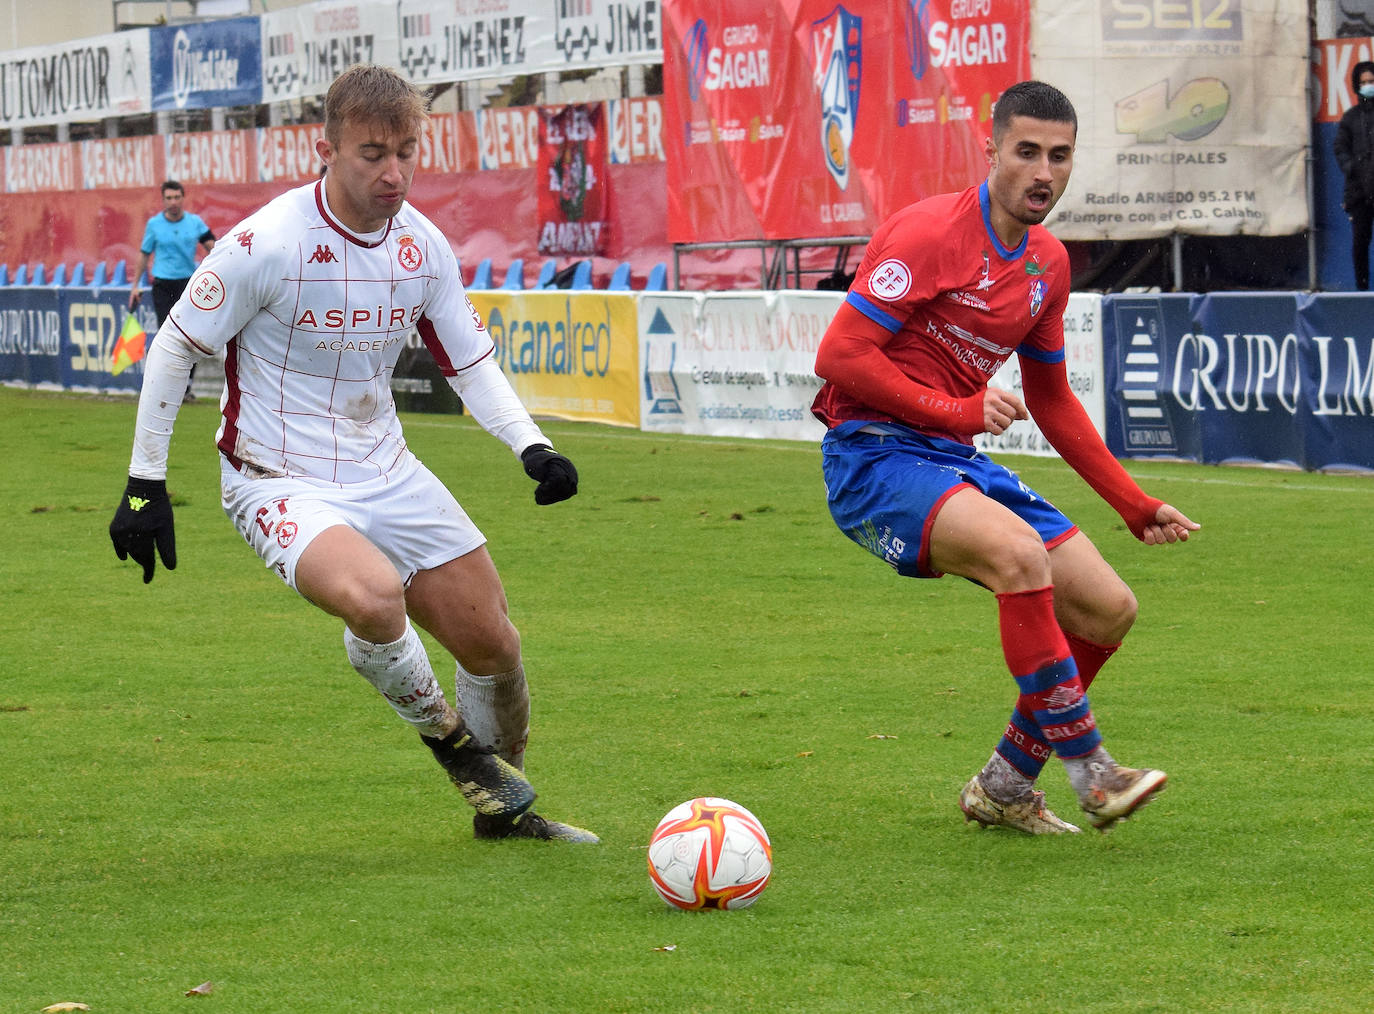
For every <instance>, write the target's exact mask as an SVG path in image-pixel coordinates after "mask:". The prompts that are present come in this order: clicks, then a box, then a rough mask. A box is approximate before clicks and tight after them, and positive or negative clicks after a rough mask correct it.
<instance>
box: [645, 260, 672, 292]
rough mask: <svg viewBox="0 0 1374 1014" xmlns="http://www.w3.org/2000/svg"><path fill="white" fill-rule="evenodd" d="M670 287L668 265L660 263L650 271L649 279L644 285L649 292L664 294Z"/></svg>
mask: <svg viewBox="0 0 1374 1014" xmlns="http://www.w3.org/2000/svg"><path fill="white" fill-rule="evenodd" d="M667 287H668V265H666V264H664V263H663V262H662V261H659V262H658V263H657V264H655V265H654V266H653V267H652V268H650V269H649V278H648V280H647V281H646V282H645V283H644V289H645V291H647V292H662V291H663V290H664V289H666V288H667Z"/></svg>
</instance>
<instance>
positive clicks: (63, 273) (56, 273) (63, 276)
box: [48, 264, 67, 285]
mask: <svg viewBox="0 0 1374 1014" xmlns="http://www.w3.org/2000/svg"><path fill="white" fill-rule="evenodd" d="M48 284H49V285H66V284H67V265H65V264H59V265H57V267H55V268H53V269H52V278H50V279H48Z"/></svg>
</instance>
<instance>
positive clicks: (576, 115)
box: [536, 102, 611, 257]
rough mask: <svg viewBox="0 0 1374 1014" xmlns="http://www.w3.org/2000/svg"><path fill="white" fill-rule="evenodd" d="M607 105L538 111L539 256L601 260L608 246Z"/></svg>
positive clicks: (551, 108)
mask: <svg viewBox="0 0 1374 1014" xmlns="http://www.w3.org/2000/svg"><path fill="white" fill-rule="evenodd" d="M608 148H609V146H608V144H607V139H606V107H605V105H604V104H602V103H600V102H598V103H596V104H594V105H571V106H561V107H559V106H546V107H541V108H540V110H539V166H538V174H537V177H536V178H537V179H538V180H539V252H540V253H541V254H544V255H546V256H549V257H559V256H565V257H600V256H604V255H605V253H606V249H607V247H608V246H609V244H610V238H611V236H610V234H611V223H610V203H611V202H610V188H609V181H610V171H609V169H608V165H609V156H608Z"/></svg>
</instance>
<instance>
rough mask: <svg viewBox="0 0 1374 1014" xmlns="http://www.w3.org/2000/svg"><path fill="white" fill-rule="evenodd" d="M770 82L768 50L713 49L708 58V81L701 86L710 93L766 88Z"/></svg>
mask: <svg viewBox="0 0 1374 1014" xmlns="http://www.w3.org/2000/svg"><path fill="white" fill-rule="evenodd" d="M769 80H770V78H769V74H768V50H766V49H745V50H738V51H733V52H726V51H724V50H721V49H712V50H711V52H710V53H709V54H708V55H707V57H706V80H705V81H703V82H702V85H701V86H702V87H703V88H705V89H706V90H707V91H710V92H715V91H728V90H733V89H737V88H764V87H767V85H768V84H769Z"/></svg>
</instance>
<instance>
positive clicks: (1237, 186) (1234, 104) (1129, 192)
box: [1033, 0, 1310, 240]
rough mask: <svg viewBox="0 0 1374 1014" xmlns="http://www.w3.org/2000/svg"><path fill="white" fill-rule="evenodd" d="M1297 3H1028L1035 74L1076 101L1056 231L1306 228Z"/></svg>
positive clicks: (1304, 48)
mask: <svg viewBox="0 0 1374 1014" xmlns="http://www.w3.org/2000/svg"><path fill="white" fill-rule="evenodd" d="M1307 16H1308V15H1307V3H1306V2H1305V0H1209V2H1208V3H1206V4H1163V3H1155V4H1149V3H1110V4H1107V3H1098V2H1097V0H1063V2H1058V3H1053V4H1048V3H1042V4H1036V5H1035V15H1034V28H1033V49H1034V52H1035V66H1034V70H1035V75H1036V76H1037V77H1039V78H1041V79H1043V80H1046V81H1050V82H1053V83H1054V84H1055V85H1057V86H1058V87H1059V88H1061V89H1063V91H1064V92H1065V93H1066V94H1067V95H1068V96H1069V97H1070V98H1071V99H1072V100H1073V101H1074V103H1075V104H1076V106H1077V108H1078V117H1079V122H1078V146H1077V150H1076V152H1075V154H1074V176H1073V182H1072V183H1071V184H1070V186H1069V189H1068V191H1067V192H1066V194H1065V195H1064V198H1063V199H1062V200H1061V201H1060V203H1059V205H1058V207H1057V208H1056V210H1055V212H1054V214H1053V215H1052V216H1051V218H1050V219H1049V220H1048V221H1047V222H1046V224H1047V225H1049V226H1050V227H1051V228H1052V229H1053V230H1054V233H1055V235H1057V236H1059V237H1060V238H1061V239H1066V240H1101V239H1113V240H1121V239H1146V238H1149V237H1154V236H1167V235H1169V234H1170V233H1174V232H1180V233H1185V234H1189V235H1199V236H1228V235H1236V234H1241V233H1244V234H1247V235H1255V236H1287V235H1292V234H1293V233H1297V232H1301V231H1302V230H1304V229H1306V228H1307V226H1308V213H1307V200H1306V194H1307V177H1306V170H1305V165H1306V159H1307V145H1308V138H1309V123H1310V114H1309V110H1308V104H1307V95H1306V81H1307V78H1308V59H1309V52H1308V31H1307Z"/></svg>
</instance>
